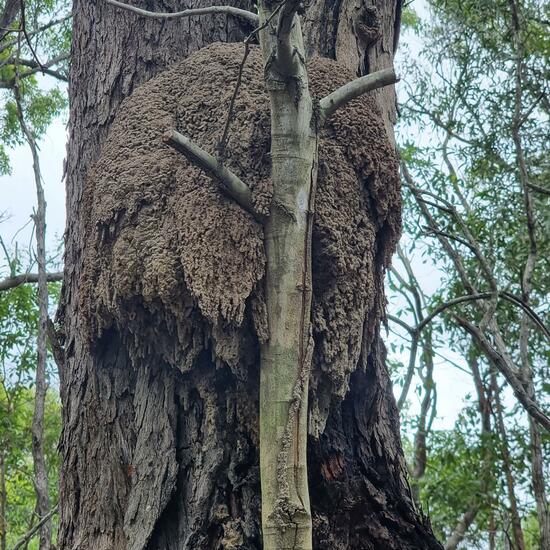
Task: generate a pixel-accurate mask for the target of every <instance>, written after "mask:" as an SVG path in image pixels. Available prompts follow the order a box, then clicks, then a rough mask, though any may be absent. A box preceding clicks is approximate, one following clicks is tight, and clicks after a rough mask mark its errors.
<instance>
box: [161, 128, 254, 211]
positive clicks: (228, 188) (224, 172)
mask: <svg viewBox="0 0 550 550" xmlns="http://www.w3.org/2000/svg"><path fill="white" fill-rule="evenodd" d="M163 141H164V142H165V143H166V144H167V145H169V146H170V147H173V148H174V149H176V151H179V152H180V153H182V154H183V155H185V157H186V158H187V159H188V160H189V161H190V162H192V163H193V164H195V165H196V166H198V167H199V168H201V169H202V170H204V171H205V172H206V173H208V174H209V175H211V176H212V177H214V178H215V179H217V180H219V181H220V182H221V183H222V189H223V191H224V192H225V193H227V194H228V195H229V196H230V197H231V198H233V199H234V200H235V201H236V202H237V203H239V204H240V205H241V206H242V207H243V208H244V209H245V210H246V211H247V212H248V213H250V214H252V215H253V216H254V217H255V218H256V219H257V220H258V221H262V220H263V216H261V215H260V214H259V213H258V212H256V211H255V209H254V206H253V203H252V193H251V191H250V188H249V187H248V185H246V183H244V182H243V181H242V180H241V179H240V178H239V177H238V176H236V175H235V174H234V173H233V172H231V171H230V170H229V169H227V168H226V167H225V166H223V164H221V163H220V162H219V161H218V160H217V159H216V158H215V157H213V156H212V155H210V154H209V153H207V152H206V151H204V149H201V148H200V147H199V146H198V145H196V144H194V143H193V142H192V141H191V140H190V139H189V138H187V137H185V136H183V135H182V134H180V133H179V132H176V131H174V130H173V131H169V132H167V133H166V134H165V135H164V136H163Z"/></svg>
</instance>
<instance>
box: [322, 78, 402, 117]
mask: <svg viewBox="0 0 550 550" xmlns="http://www.w3.org/2000/svg"><path fill="white" fill-rule="evenodd" d="M398 81H399V78H398V77H397V75H396V74H395V70H394V69H382V70H381V71H376V72H375V73H371V74H368V75H365V76H362V77H360V78H356V79H355V80H352V81H351V82H348V83H347V84H344V85H343V86H340V88H338V89H337V90H334V92H332V93H331V94H329V95H327V96H326V97H324V98H323V99H321V101H320V108H321V120H322V121H325V120H326V119H327V118H328V117H330V116H331V115H332V114H333V113H334V112H335V111H336V110H337V109H339V108H340V107H344V106H345V105H346V104H347V103H349V102H350V101H351V100H352V99H355V98H357V97H359V96H361V95H363V94H366V93H367V92H370V91H372V90H376V89H378V88H383V87H384V86H389V85H390V84H395V83H396V82H398Z"/></svg>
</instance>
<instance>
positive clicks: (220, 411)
mask: <svg viewBox="0 0 550 550" xmlns="http://www.w3.org/2000/svg"><path fill="white" fill-rule="evenodd" d="M207 4H209V2H204V1H201V0H195V1H193V2H187V6H188V7H199V6H204V5H207ZM234 4H235V5H238V6H239V7H244V8H251V7H252V3H250V5H247V4H246V2H241V3H239V2H235V3H234ZM312 4H313V5H312V6H311V7H309V8H308V10H307V12H306V21H305V22H304V33H305V39H306V45H307V49H308V53H309V55H310V56H312V55H314V54H321V55H323V56H326V57H332V58H337V59H338V60H339V61H340V62H341V63H343V64H346V65H347V66H348V67H350V68H352V69H353V71H354V72H357V73H358V74H362V73H364V72H365V71H367V72H370V71H373V70H377V69H379V68H383V67H386V66H389V65H391V63H392V58H393V51H394V44H395V41H396V38H395V29H397V28H398V22H397V23H396V21H395V20H396V17H397V15H398V14H396V5H395V4H390V3H387V2H383V1H381V0H378V2H377V5H376V6H368V7H365V6H364V5H363V3H362V2H361V1H357V2H355V1H347V2H343V3H341V2H333V1H330V0H327V1H326V2H323V1H316V2H313V3H312ZM140 5H141V4H140ZM169 5H172V7H173V9H174V10H175V9H176V8H177V5H179V3H177V2H166V1H164V2H161V1H160V0H155V1H152V0H151V1H150V2H148V3H147V8H148V9H152V10H155V9H158V10H159V11H165V10H166V9H167V6H169ZM250 30H251V29H250V27H249V24H248V23H244V22H242V21H237V20H234V19H232V18H226V17H225V16H215V17H212V16H208V17H203V18H200V19H199V18H193V19H182V20H179V21H174V22H164V23H159V22H156V21H150V20H147V21H146V20H143V19H140V18H139V17H137V16H136V15H135V14H131V13H126V12H122V11H119V10H116V9H114V8H113V7H111V6H108V5H107V4H106V3H104V2H101V1H97V2H89V1H88V0H75V2H74V33H73V48H72V65H71V78H70V100H71V118H70V142H69V146H68V156H67V210H68V222H67V240H66V259H65V265H66V267H65V270H66V271H65V285H64V291H63V304H62V307H61V308H60V313H59V317H58V321H59V322H60V325H61V330H62V332H63V333H64V334H62V336H63V339H64V346H65V361H64V365H63V368H62V372H61V383H62V399H63V420H64V428H63V436H62V443H61V445H62V452H63V467H62V476H61V488H60V490H61V496H60V499H61V500H60V513H61V526H60V533H59V544H60V547H61V548H66V549H73V548H74V549H76V548H79V549H94V550H96V549H97V550H101V549H111V548H114V549H125V548H128V549H132V550H137V549H142V548H149V549H151V550H154V549H176V548H177V549H178V550H181V549H199V548H200V549H203V548H204V549H210V548H242V549H259V548H261V542H260V509H259V507H260V484H259V452H258V435H257V430H258V395H259V368H258V362H259V346H258V342H257V339H256V336H255V333H254V331H253V330H252V328H251V326H250V323H247V322H245V324H244V326H242V327H241V328H240V329H239V338H240V342H241V347H242V349H240V350H238V351H237V352H236V353H242V352H243V350H244V355H243V357H244V359H243V357H241V361H242V366H241V373H240V376H236V374H235V370H234V369H231V368H229V367H228V366H227V365H225V364H223V361H221V360H220V359H219V358H217V357H216V350H215V349H213V348H212V339H210V338H209V332H208V331H210V332H211V331H212V328H211V327H210V329H204V326H206V325H205V321H204V319H198V318H197V319H194V323H193V324H192V326H191V325H190V326H186V327H183V328H182V327H177V329H178V331H179V330H183V331H187V332H188V333H191V334H193V336H192V339H193V345H194V346H199V347H200V345H202V346H203V349H202V351H199V352H196V353H195V354H194V358H193V368H192V369H188V370H186V371H185V372H183V373H182V372H181V371H178V370H176V369H174V368H172V367H171V366H170V365H169V364H168V361H167V360H166V359H165V358H163V357H159V356H158V355H150V354H143V355H142V356H141V357H140V358H137V357H136V354H135V353H134V351H135V350H134V348H132V344H131V342H130V341H129V338H128V334H126V333H123V331H121V329H120V327H119V328H118V329H117V328H114V326H111V328H109V329H108V330H106V331H104V332H103V334H102V336H101V338H98V339H97V340H96V341H93V342H90V341H89V340H88V339H87V337H86V334H85V331H84V330H83V327H82V324H81V312H80V311H79V307H81V302H82V293H83V289H84V288H86V285H87V280H86V273H85V270H84V250H85V247H86V243H87V241H88V239H89V237H90V235H89V231H90V228H89V226H88V225H87V221H86V220H87V215H88V212H89V210H90V206H91V205H90V204H89V202H87V201H88V200H89V197H92V196H93V189H91V188H90V186H93V179H86V174H87V173H88V170H89V169H90V168H91V166H92V165H93V163H94V162H95V161H97V159H98V157H99V154H100V149H101V146H102V144H103V142H104V141H105V139H106V136H107V133H108V131H109V128H110V125H111V123H112V121H113V119H114V117H115V115H116V113H117V110H118V108H119V106H120V104H121V102H122V101H123V100H124V98H126V97H127V96H129V95H130V94H131V93H132V92H133V91H134V90H135V88H136V87H137V86H138V85H140V84H141V83H143V82H145V81H147V80H149V79H150V78H151V77H153V76H154V75H156V74H158V73H159V72H161V71H163V70H164V69H166V67H168V66H169V65H170V64H172V63H174V62H176V61H178V60H180V59H182V58H184V57H186V56H187V55H189V54H190V53H192V52H193V51H196V50H198V49H200V48H202V47H203V46H205V45H207V44H209V43H211V42H214V41H224V42H235V41H238V40H241V39H242V38H243V37H244V36H245V35H246V34H247V32H249V31H250ZM377 101H378V105H379V107H380V110H381V111H382V114H383V116H384V119H385V123H386V129H387V132H388V133H389V135H391V132H392V121H393V118H394V103H395V97H394V94H393V91H391V90H384V91H379V92H377ZM373 193H375V191H373ZM390 207H391V208H394V209H395V210H398V208H399V204H396V203H395V201H394V202H393V203H391V201H390ZM371 210H372V211H371V212H370V213H369V216H371V217H372V218H373V219H372V223H373V224H374V226H375V227H377V233H376V237H375V240H374V246H373V248H374V249H373V250H370V251H367V253H368V254H369V257H371V258H373V259H374V260H373V261H374V266H373V268H374V276H373V280H374V285H373V287H372V288H371V291H372V295H371V296H369V298H368V305H367V304H365V305H364V307H363V310H362V311H359V312H354V314H359V315H362V316H363V318H362V324H363V327H364V328H363V335H362V339H361V344H360V346H359V347H358V351H357V353H356V356H357V357H356V368H355V371H354V372H353V373H352V374H351V376H350V379H349V389H347V390H346V391H342V387H344V386H341V387H339V388H334V381H332V382H331V381H329V380H328V379H326V378H324V376H325V375H324V374H323V368H322V365H319V358H317V364H316V366H314V383H313V384H312V387H311V402H312V403H313V404H314V406H315V407H316V410H320V409H323V410H324V411H325V412H324V415H323V420H322V421H320V422H317V423H316V422H314V421H311V420H310V436H309V442H308V468H309V488H310V496H311V505H312V515H313V529H314V534H313V537H314V541H313V547H314V548H315V549H331V550H337V549H347V548H354V549H362V548H364V549H370V548H373V549H374V548H376V549H396V550H397V549H407V548H410V549H430V548H434V549H435V548H440V545H439V544H438V543H437V542H436V541H435V539H434V537H433V535H432V533H431V530H430V528H429V525H428V524H427V523H426V522H425V521H424V519H423V518H422V517H421V516H420V514H419V513H418V512H417V511H416V510H415V508H414V504H413V501H412V499H411V495H410V491H409V489H408V483H407V481H406V473H405V465H404V460H403V452H402V449H401V443H400V437H399V416H398V413H397V410H396V407H395V402H394V398H393V394H392V389H391V382H390V379H389V376H388V371H387V368H386V364H385V350H384V346H383V344H382V342H381V340H380V337H379V326H380V321H381V317H382V316H383V304H384V295H383V275H384V268H385V263H386V262H387V256H388V253H389V248H390V247H391V246H392V236H393V235H392V234H391V231H392V229H391V228H389V227H387V225H386V224H384V223H378V222H379V220H378V219H376V216H377V210H376V208H372V209H371ZM386 214H387V213H386ZM393 214H395V215H394V218H395V219H398V217H399V212H398V211H396V212H394V213H393ZM159 215H162V214H159ZM112 229H113V231H114V232H115V233H116V231H117V228H116V226H115V227H113V228H112ZM394 232H395V231H394ZM318 237H319V238H322V236H318ZM315 239H316V235H315V228H314V241H313V248H314V254H313V294H314V296H313V300H314V302H315V301H316V300H317V301H320V300H322V294H323V292H324V290H323V289H326V288H327V287H328V286H330V284H331V280H330V277H331V273H326V272H323V273H316V271H315V267H316V263H315V262H316V260H315V247H316V241H315ZM220 268H221V269H223V266H220ZM327 278H328V279H327ZM136 315H137V317H136V319H137V320H135V321H134V323H135V324H134V325H133V328H132V331H133V334H134V335H135V334H136V333H137V332H139V338H141V340H142V341H141V342H140V344H144V343H145V345H142V346H141V348H140V349H145V348H146V347H147V345H146V344H147V341H148V339H150V343H151V346H150V347H155V345H157V346H160V347H162V346H163V345H164V344H163V343H162V342H164V340H162V338H164V337H166V333H165V334H161V335H160V336H159V334H158V332H157V329H159V327H151V326H148V321H147V317H143V318H141V320H140V317H139V315H140V314H139V312H138V313H137V314H136ZM140 321H141V325H139V323H140ZM151 322H153V321H151ZM136 326H137V327H138V328H137V329H136ZM163 328H166V327H163ZM171 328H172V329H173V328H174V327H171ZM161 331H162V328H161ZM168 332H169V331H168ZM178 334H179V332H178ZM216 337H219V338H223V335H222V336H220V335H217V336H216ZM314 337H315V334H314ZM174 338H175V336H174ZM201 343H202V344H201ZM314 363H315V357H314ZM315 369H317V370H315ZM315 373H317V374H315ZM344 389H345V388H344ZM342 395H343V396H342ZM314 417H315V415H312V418H314Z"/></svg>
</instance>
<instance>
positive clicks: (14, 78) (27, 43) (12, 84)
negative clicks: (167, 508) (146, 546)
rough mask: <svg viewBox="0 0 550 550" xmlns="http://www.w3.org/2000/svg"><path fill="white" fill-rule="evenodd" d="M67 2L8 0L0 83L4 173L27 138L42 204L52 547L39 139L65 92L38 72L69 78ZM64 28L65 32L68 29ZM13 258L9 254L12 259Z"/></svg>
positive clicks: (45, 488) (42, 501) (37, 222)
mask: <svg viewBox="0 0 550 550" xmlns="http://www.w3.org/2000/svg"><path fill="white" fill-rule="evenodd" d="M66 10H67V5H66V2H62V1H61V2H58V1H51V0H50V1H47V2H25V1H23V0H19V1H13V0H6V2H4V4H3V6H2V9H1V15H0V20H1V22H2V28H1V30H0V60H1V61H0V63H1V65H0V88H2V89H3V90H4V91H3V92H2V96H3V97H2V100H3V103H4V114H3V120H2V125H1V129H0V173H5V172H9V170H10V165H9V158H8V155H7V152H6V148H5V146H6V145H7V146H11V147H13V146H14V145H18V144H22V143H26V144H28V146H29V150H30V153H31V156H32V165H33V170H34V176H35V184H36V193H37V208H36V212H35V213H34V214H33V216H32V218H33V221H34V226H35V234H36V254H35V256H36V260H37V263H38V274H37V282H38V296H39V311H40V315H39V321H38V323H39V330H38V332H37V361H36V376H35V392H34V414H33V421H32V426H31V430H32V455H33V464H34V487H35V490H36V498H37V506H36V509H37V514H38V516H39V518H40V522H41V526H40V529H39V531H40V548H41V549H45V550H48V549H49V548H50V547H51V540H52V526H51V513H50V512H51V503H50V495H49V485H50V484H49V482H48V468H47V465H46V458H45V453H44V433H45V428H44V416H45V410H46V397H47V395H46V394H47V389H48V382H47V372H46V362H47V334H46V332H47V320H48V304H49V300H48V284H47V283H48V280H47V279H48V275H47V273H46V201H45V195H44V189H43V185H42V176H41V173H40V159H39V148H38V144H37V139H38V138H39V137H40V136H41V135H42V134H43V133H44V132H45V130H46V128H47V126H48V125H49V123H50V122H51V120H52V119H53V118H54V117H55V116H58V115H59V113H60V111H61V110H62V109H63V107H64V105H65V97H64V94H63V93H62V92H61V91H60V90H59V88H58V87H57V86H55V85H54V87H53V88H51V89H50V90H48V91H44V90H43V89H42V88H41V87H40V86H39V84H38V81H37V78H36V75H37V74H38V73H39V72H40V73H42V74H43V75H46V74H47V75H49V76H52V77H54V78H55V79H57V80H60V81H63V80H66V77H65V76H64V74H63V72H64V69H66V67H64V65H66V63H65V62H66V60H67V59H68V53H67V51H66V46H67V28H68V27H67V25H66V24H65V23H66V22H67V20H68V19H69V16H68V15H67V14H66ZM63 30H65V33H63ZM8 260H9V259H8ZM9 275H10V277H9V278H8V280H6V281H3V286H4V287H5V288H10V287H11V286H14V285H15V284H17V283H18V282H20V281H19V280H18V279H21V277H22V278H23V279H24V280H26V279H28V277H27V276H26V275H24V274H16V273H14V272H13V270H12V269H11V270H10V274H9Z"/></svg>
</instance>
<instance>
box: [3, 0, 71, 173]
mask: <svg viewBox="0 0 550 550" xmlns="http://www.w3.org/2000/svg"><path fill="white" fill-rule="evenodd" d="M25 6H26V8H25V23H26V30H27V35H28V36H29V38H30V43H31V44H32V49H31V47H30V45H29V44H28V42H27V41H26V39H25V37H24V34H23V33H20V32H15V31H16V29H18V28H19V25H20V23H21V18H20V16H18V18H17V20H16V21H15V22H14V23H13V25H12V27H13V28H14V32H10V33H8V34H7V35H6V36H5V37H4V39H3V40H2V41H0V88H4V90H2V91H1V92H0V109H1V111H2V115H0V175H2V174H9V173H10V171H11V167H10V163H9V154H8V149H9V148H12V147H15V146H17V145H20V144H22V143H23V141H24V139H23V134H22V132H21V130H20V127H19V121H18V118H17V109H16V104H15V96H14V85H15V84H16V83H17V82H19V90H20V95H21V103H22V109H23V115H24V117H25V120H26V122H27V125H28V126H29V127H30V129H31V131H32V133H33V135H34V137H35V139H40V138H41V137H42V136H43V135H44V133H45V132H46V130H47V128H48V126H49V125H50V124H51V122H52V121H53V120H54V119H55V118H56V117H58V116H59V115H60V114H61V113H63V112H64V110H65V109H66V107H67V98H66V89H65V85H64V84H63V83H62V81H60V80H59V78H63V79H65V77H66V74H67V70H68V61H67V59H68V52H69V49H70V21H69V20H63V17H64V16H65V15H66V14H68V13H69V10H70V5H69V2H68V0H55V1H50V0H48V1H44V0H27V1H26V2H25ZM60 20H63V21H62V22H59V23H57V24H55V25H52V26H51V27H49V28H47V29H45V30H43V31H41V32H36V31H37V30H38V29H40V28H42V27H44V26H46V25H47V24H49V23H51V22H55V21H60ZM37 59H38V61H39V62H40V63H41V64H42V65H47V66H50V65H51V69H52V70H54V71H55V74H56V75H58V77H59V78H56V77H53V78H52V77H51V76H49V77H44V76H43V75H42V73H41V71H40V70H38V69H37V68H36V63H37ZM18 60H23V62H22V63H19V62H18ZM50 60H57V61H56V62H55V63H53V64H51V63H50ZM33 64H34V67H33Z"/></svg>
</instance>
